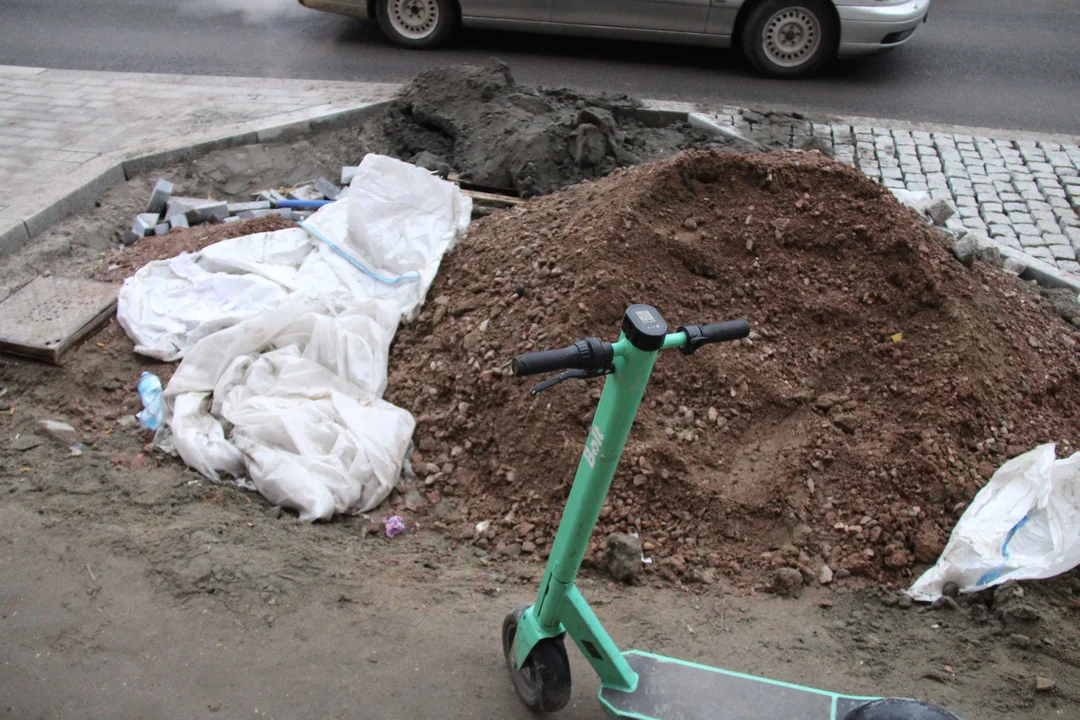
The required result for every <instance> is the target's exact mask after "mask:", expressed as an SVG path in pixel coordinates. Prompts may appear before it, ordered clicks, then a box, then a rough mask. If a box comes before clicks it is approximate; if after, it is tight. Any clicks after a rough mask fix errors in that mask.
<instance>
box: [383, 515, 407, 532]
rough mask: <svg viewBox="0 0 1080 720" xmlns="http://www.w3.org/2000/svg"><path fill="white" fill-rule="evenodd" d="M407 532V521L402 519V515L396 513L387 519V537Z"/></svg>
mask: <svg viewBox="0 0 1080 720" xmlns="http://www.w3.org/2000/svg"><path fill="white" fill-rule="evenodd" d="M403 532H405V521H404V520H402V519H401V516H400V515H395V516H393V517H392V518H388V519H387V521H386V537H394V536H395V535H400V534H401V533H403Z"/></svg>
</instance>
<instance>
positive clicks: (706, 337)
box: [679, 320, 750, 355]
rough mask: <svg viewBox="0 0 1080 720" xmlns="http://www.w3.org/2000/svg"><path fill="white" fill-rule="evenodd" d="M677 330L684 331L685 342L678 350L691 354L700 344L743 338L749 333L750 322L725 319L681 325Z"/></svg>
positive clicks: (684, 353)
mask: <svg viewBox="0 0 1080 720" xmlns="http://www.w3.org/2000/svg"><path fill="white" fill-rule="evenodd" d="M679 331H680V332H684V333H686V344H685V345H683V346H682V347H681V348H679V350H680V352H682V354H683V355H693V354H694V352H695V351H696V350H697V349H698V348H699V347H701V346H702V345H710V344H712V343H718V342H729V341H731V340H741V339H743V338H744V337H746V336H747V335H749V334H750V323H748V322H747V321H746V320H726V321H724V322H718V323H713V324H712V325H683V326H682V327H680V328H679Z"/></svg>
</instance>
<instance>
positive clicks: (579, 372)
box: [529, 367, 612, 396]
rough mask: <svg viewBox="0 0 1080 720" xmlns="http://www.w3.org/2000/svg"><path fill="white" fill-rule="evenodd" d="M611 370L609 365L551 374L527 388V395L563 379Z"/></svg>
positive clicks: (605, 373) (590, 376) (587, 377)
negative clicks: (529, 388) (594, 368)
mask: <svg viewBox="0 0 1080 720" xmlns="http://www.w3.org/2000/svg"><path fill="white" fill-rule="evenodd" d="M611 372H612V369H611V368H610V367H603V368H598V369H596V370H567V371H565V372H561V373H559V374H558V375H552V376H551V377H549V378H548V379H547V380H544V381H542V382H539V383H537V384H536V385H534V386H533V387H532V389H531V390H529V395H530V396H531V395H536V394H538V393H541V392H543V391H544V390H547V389H548V388H550V387H554V386H556V385H558V384H559V383H561V382H562V381H563V380H589V379H591V378H596V377H601V376H602V375H610V374H611Z"/></svg>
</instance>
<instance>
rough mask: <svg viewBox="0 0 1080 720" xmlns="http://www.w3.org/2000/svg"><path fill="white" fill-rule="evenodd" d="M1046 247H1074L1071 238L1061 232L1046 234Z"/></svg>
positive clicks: (1044, 242) (1044, 237) (1043, 237)
mask: <svg viewBox="0 0 1080 720" xmlns="http://www.w3.org/2000/svg"><path fill="white" fill-rule="evenodd" d="M1042 241H1043V244H1044V245H1072V241H1070V240H1069V236H1068V235H1065V234H1063V233H1061V232H1056V233H1046V234H1044V235H1043V236H1042Z"/></svg>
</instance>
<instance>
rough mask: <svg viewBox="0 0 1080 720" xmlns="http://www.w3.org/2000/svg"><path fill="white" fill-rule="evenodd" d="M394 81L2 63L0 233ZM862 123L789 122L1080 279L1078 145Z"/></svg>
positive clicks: (746, 115) (754, 119)
mask: <svg viewBox="0 0 1080 720" xmlns="http://www.w3.org/2000/svg"><path fill="white" fill-rule="evenodd" d="M395 89H396V86H394V85H388V84H377V83H352V82H327V81H309V80H273V79H260V78H232V77H206V76H185V75H152V74H139V73H110V72H89V71H76V70H47V69H44V68H30V67H18V66H3V65H0V235H2V234H3V231H4V228H5V225H7V224H10V223H13V222H22V220H23V218H26V217H28V216H30V215H32V214H33V213H34V212H36V211H37V210H38V209H40V208H39V207H36V206H40V205H41V204H43V203H47V202H49V200H50V196H55V195H56V193H57V192H58V191H64V190H66V189H67V188H66V185H70V184H71V182H72V180H73V178H75V177H77V176H78V174H79V171H80V170H87V171H89V170H91V169H92V168H94V167H98V166H100V167H107V166H108V164H109V163H115V162H117V161H118V160H123V159H126V158H130V157H132V156H135V155H139V154H142V153H145V152H147V151H148V150H156V149H164V148H168V147H172V146H176V145H182V144H185V143H186V142H188V141H190V140H195V139H200V138H208V137H213V136H215V135H228V134H230V133H236V132H243V131H247V130H252V129H258V128H263V127H269V126H272V125H277V124H284V123H288V122H292V121H296V120H302V119H305V118H311V117H315V116H318V115H323V114H326V113H331V112H334V111H335V110H341V109H345V108H349V107H356V106H358V105H362V104H364V103H367V102H373V101H377V100H382V99H385V98H387V97H389V96H390V95H391V94H392V93H393V92H394V90H395ZM662 105H665V104H664V103H660V104H657V106H662ZM679 105H685V104H679ZM688 107H689V106H688ZM690 109H693V108H690ZM705 116H706V117H708V118H709V119H710V120H711V121H712V122H714V123H716V124H718V125H722V126H726V127H729V128H731V129H732V130H733V131H735V132H738V133H739V134H742V135H744V136H746V137H750V138H753V137H754V136H755V134H758V133H761V132H773V129H770V127H769V124H768V123H763V122H762V121H763V120H764V119H765V118H764V117H763V116H762V115H761V114H759V113H757V112H755V111H752V110H747V109H743V108H737V107H724V108H720V109H718V110H716V111H715V112H710V113H706V114H705ZM862 122H863V121H854V120H852V121H848V122H845V121H844V120H843V119H840V120H834V121H833V122H831V123H829V124H823V123H812V122H806V123H805V125H804V127H802V128H793V129H792V138H791V139H792V140H793V139H794V137H795V136H796V135H804V134H808V133H813V134H814V135H816V136H817V137H819V138H821V139H822V140H823V141H824V142H826V143H828V144H830V145H831V146H832V148H833V152H834V153H835V155H836V157H837V159H839V160H842V161H844V162H847V163H851V164H854V165H855V166H857V167H858V168H859V169H860V170H862V171H863V172H865V173H866V174H867V175H869V176H870V177H872V178H874V179H876V180H878V181H880V182H881V183H882V184H884V185H885V186H887V187H890V188H904V189H907V190H923V191H929V192H930V193H931V194H935V195H947V196H948V197H949V198H950V199H951V200H952V201H953V202H954V203H955V204H956V206H957V209H958V211H959V216H958V217H956V218H953V219H952V220H950V221H949V223H950V224H949V227H951V228H953V229H959V228H960V227H966V228H968V229H971V230H981V231H984V232H986V233H987V234H988V235H990V236H991V237H994V238H997V239H998V240H1000V241H1001V242H1003V243H1006V244H1008V245H1010V246H1012V247H1015V248H1017V249H1021V250H1023V251H1025V252H1027V253H1029V254H1031V255H1033V256H1035V257H1038V258H1041V259H1043V260H1045V261H1047V262H1050V263H1053V264H1054V265H1056V266H1057V267H1058V268H1059V269H1060V270H1064V271H1070V272H1075V273H1078V274H1080V263H1078V262H1077V252H1078V251H1080V219H1078V216H1077V210H1078V209H1080V145H1078V144H1076V142H1066V143H1061V142H1051V141H1047V140H1024V139H1008V138H1007V137H1004V136H1003V135H1002V134H1001V133H997V132H994V133H993V135H994V137H992V138H991V137H985V136H973V135H964V134H957V133H954V132H932V131H925V132H924V131H921V130H918V129H910V128H911V126H910V125H909V126H907V129H904V127H903V126H900V125H898V124H897V123H895V122H889V121H881V122H880V123H873V124H859V123H862ZM879 124H880V125H881V126H878V125H879ZM31 234H32V233H31Z"/></svg>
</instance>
